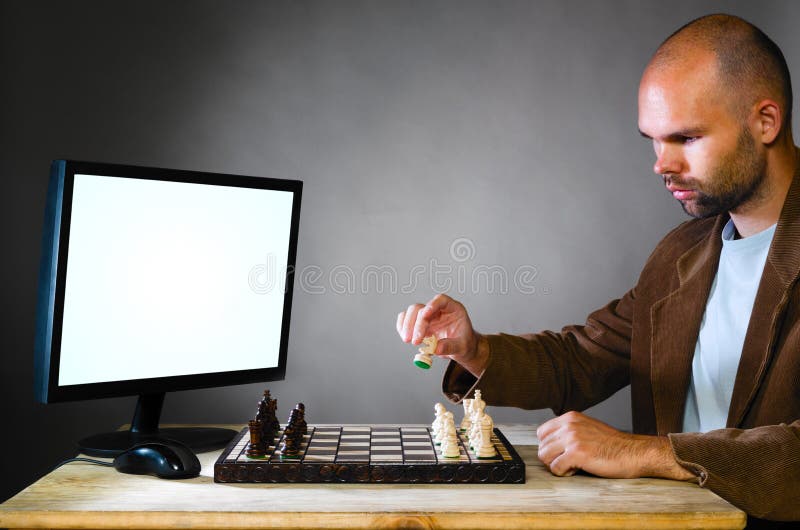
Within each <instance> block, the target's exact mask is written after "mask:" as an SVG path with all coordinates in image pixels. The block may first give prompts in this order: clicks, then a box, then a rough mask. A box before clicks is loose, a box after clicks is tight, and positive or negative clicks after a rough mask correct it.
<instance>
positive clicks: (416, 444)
mask: <svg viewBox="0 0 800 530" xmlns="http://www.w3.org/2000/svg"><path fill="white" fill-rule="evenodd" d="M430 446H431V441H430V440H428V441H427V442H408V441H406V440H403V447H430Z"/></svg>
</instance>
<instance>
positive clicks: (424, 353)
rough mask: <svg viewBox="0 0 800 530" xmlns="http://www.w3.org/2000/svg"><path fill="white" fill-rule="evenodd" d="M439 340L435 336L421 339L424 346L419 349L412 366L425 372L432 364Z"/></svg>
mask: <svg viewBox="0 0 800 530" xmlns="http://www.w3.org/2000/svg"><path fill="white" fill-rule="evenodd" d="M438 343H439V340H438V339H437V338H436V335H431V336H430V337H425V338H424V339H422V344H424V346H423V347H422V348H420V349H419V353H418V354H416V355H415V356H414V364H416V365H417V366H418V367H420V368H422V369H423V370H427V369H428V368H430V367H431V365H432V364H433V356H434V355H435V354H436V345H437V344H438Z"/></svg>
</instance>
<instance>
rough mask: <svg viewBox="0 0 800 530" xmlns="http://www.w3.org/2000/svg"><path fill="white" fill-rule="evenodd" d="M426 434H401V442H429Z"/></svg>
mask: <svg viewBox="0 0 800 530" xmlns="http://www.w3.org/2000/svg"><path fill="white" fill-rule="evenodd" d="M430 439H431V437H430V436H428V435H427V434H406V433H403V440H430Z"/></svg>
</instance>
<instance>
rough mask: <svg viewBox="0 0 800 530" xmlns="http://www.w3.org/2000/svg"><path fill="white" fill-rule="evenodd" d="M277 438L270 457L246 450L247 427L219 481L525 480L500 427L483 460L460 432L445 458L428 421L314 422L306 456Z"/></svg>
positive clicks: (218, 467) (223, 460)
mask: <svg viewBox="0 0 800 530" xmlns="http://www.w3.org/2000/svg"><path fill="white" fill-rule="evenodd" d="M282 434H283V433H282V432H280V433H279V434H278V437H277V438H276V440H275V441H276V443H275V444H274V445H270V446H269V449H268V450H267V453H266V457H265V458H263V459H253V458H249V457H248V456H247V455H246V452H247V446H248V443H249V441H250V435H249V432H248V429H247V428H245V429H242V430H241V432H239V434H238V435H236V437H234V439H233V441H231V443H230V444H228V447H226V448H225V449H224V450H223V451H222V454H221V455H220V456H219V458H218V459H217V461H216V463H215V464H214V481H215V482H236V483H244V482H262V483H274V482H298V483H304V482H305V483H308V482H345V483H393V484H463V483H482V484H522V483H524V482H525V463H524V462H523V461H522V459H521V458H520V457H519V455H518V454H517V452H516V451H515V450H514V447H513V446H512V445H511V444H510V443H509V442H508V440H507V439H506V438H505V436H503V434H502V433H501V432H500V430H499V429H494V432H493V433H492V442H493V444H494V446H495V449H496V452H497V454H496V456H495V457H494V458H489V459H482V458H481V459H478V458H476V457H475V455H474V454H473V453H472V451H470V450H469V449H468V442H467V440H466V438H465V437H464V434H463V433H459V453H460V454H459V456H458V457H457V458H444V457H442V456H440V455H439V447H438V446H435V445H434V442H433V439H432V438H431V432H430V428H428V427H425V426H388V425H379V426H378V425H375V426H370V425H354V426H351V425H346V426H311V425H309V426H308V434H306V435H305V436H304V437H303V441H302V444H301V446H300V455H299V456H297V457H293V458H291V457H282V456H281V454H280V451H279V450H278V449H277V447H276V446H277V445H280V437H281V436H282Z"/></svg>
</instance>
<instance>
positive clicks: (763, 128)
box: [753, 99, 783, 145]
mask: <svg viewBox="0 0 800 530" xmlns="http://www.w3.org/2000/svg"><path fill="white" fill-rule="evenodd" d="M755 110H756V116H755V119H756V123H755V128H754V131H753V132H754V137H755V139H756V140H758V141H761V143H763V144H764V145H769V144H771V143H773V142H774V141H775V139H776V138H778V135H779V134H780V132H781V129H782V128H783V115H782V114H781V106H780V105H778V103H776V102H775V101H774V100H771V99H764V100H761V101H759V102H758V103H757V104H756V108H755Z"/></svg>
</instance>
